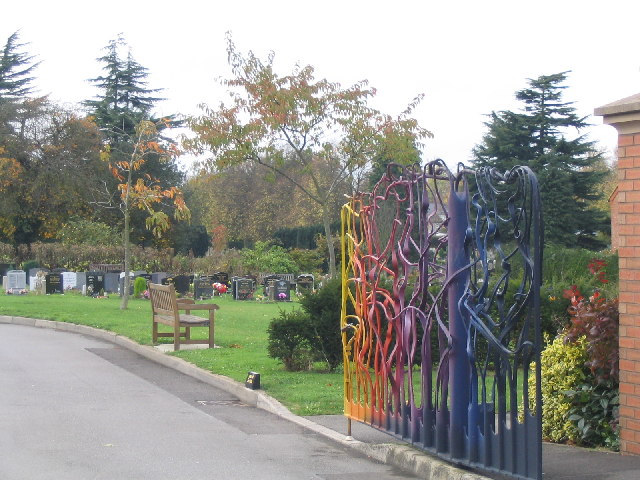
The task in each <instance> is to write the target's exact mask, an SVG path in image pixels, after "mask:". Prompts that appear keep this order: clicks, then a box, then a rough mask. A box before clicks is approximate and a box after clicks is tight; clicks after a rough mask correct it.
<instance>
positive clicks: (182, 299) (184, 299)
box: [176, 298, 196, 305]
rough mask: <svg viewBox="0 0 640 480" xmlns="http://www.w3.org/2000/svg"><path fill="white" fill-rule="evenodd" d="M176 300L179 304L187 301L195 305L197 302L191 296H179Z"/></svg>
mask: <svg viewBox="0 0 640 480" xmlns="http://www.w3.org/2000/svg"><path fill="white" fill-rule="evenodd" d="M176 302H178V305H180V304H181V303H187V304H190V305H193V304H194V303H196V302H194V301H193V299H191V298H178V299H176Z"/></svg>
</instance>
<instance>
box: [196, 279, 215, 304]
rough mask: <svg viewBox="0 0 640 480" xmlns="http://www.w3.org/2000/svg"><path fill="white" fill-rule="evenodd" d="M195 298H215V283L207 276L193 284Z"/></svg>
mask: <svg viewBox="0 0 640 480" xmlns="http://www.w3.org/2000/svg"><path fill="white" fill-rule="evenodd" d="M193 292H194V294H193V296H194V297H195V298H199V299H204V298H211V297H213V282H212V281H211V279H210V278H209V277H207V276H205V277H200V278H197V279H196V280H194V282H193Z"/></svg>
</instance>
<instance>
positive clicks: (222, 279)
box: [212, 272, 229, 287]
mask: <svg viewBox="0 0 640 480" xmlns="http://www.w3.org/2000/svg"><path fill="white" fill-rule="evenodd" d="M212 277H213V278H214V280H213V281H214V282H218V283H224V284H225V285H226V286H227V287H228V286H229V274H228V273H227V272H216V273H214V274H213V275H212Z"/></svg>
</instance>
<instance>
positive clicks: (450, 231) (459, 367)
mask: <svg viewBox="0 0 640 480" xmlns="http://www.w3.org/2000/svg"><path fill="white" fill-rule="evenodd" d="M462 185H463V187H464V189H463V190H462V191H461V192H457V191H456V182H451V193H450V195H449V223H448V225H447V235H448V239H449V248H448V251H447V265H448V269H447V280H448V282H449V288H448V291H447V301H448V310H449V332H450V333H451V343H452V345H451V351H450V357H449V392H450V402H451V405H450V407H449V410H450V420H449V429H450V430H449V453H450V455H451V458H453V459H456V458H465V456H466V452H465V444H466V442H465V437H466V434H465V428H466V426H467V416H468V408H469V387H470V385H469V375H470V368H469V361H468V357H467V352H466V350H467V339H468V336H469V332H468V329H467V325H468V318H466V314H465V313H463V309H461V308H460V301H461V300H462V299H463V298H464V294H465V291H466V289H467V287H468V283H469V268H468V266H469V252H468V251H467V248H466V247H465V239H466V233H467V229H468V228H469V192H468V190H467V188H466V186H467V183H466V181H464V180H462Z"/></svg>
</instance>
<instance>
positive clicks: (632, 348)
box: [611, 133, 640, 455]
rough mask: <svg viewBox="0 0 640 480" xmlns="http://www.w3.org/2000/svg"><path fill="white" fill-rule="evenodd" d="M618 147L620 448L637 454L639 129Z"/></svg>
mask: <svg viewBox="0 0 640 480" xmlns="http://www.w3.org/2000/svg"><path fill="white" fill-rule="evenodd" d="M618 147H619V148H618V195H617V198H616V199H615V201H614V202H612V210H611V215H612V225H616V226H617V232H616V235H615V236H616V237H617V240H618V242H617V243H618V255H619V258H620V427H621V430H620V437H621V438H620V440H621V444H620V451H621V452H623V453H633V454H638V455H640V133H631V134H622V133H621V134H620V135H619V137H618ZM612 234H613V232H612ZM612 240H613V235H612Z"/></svg>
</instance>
